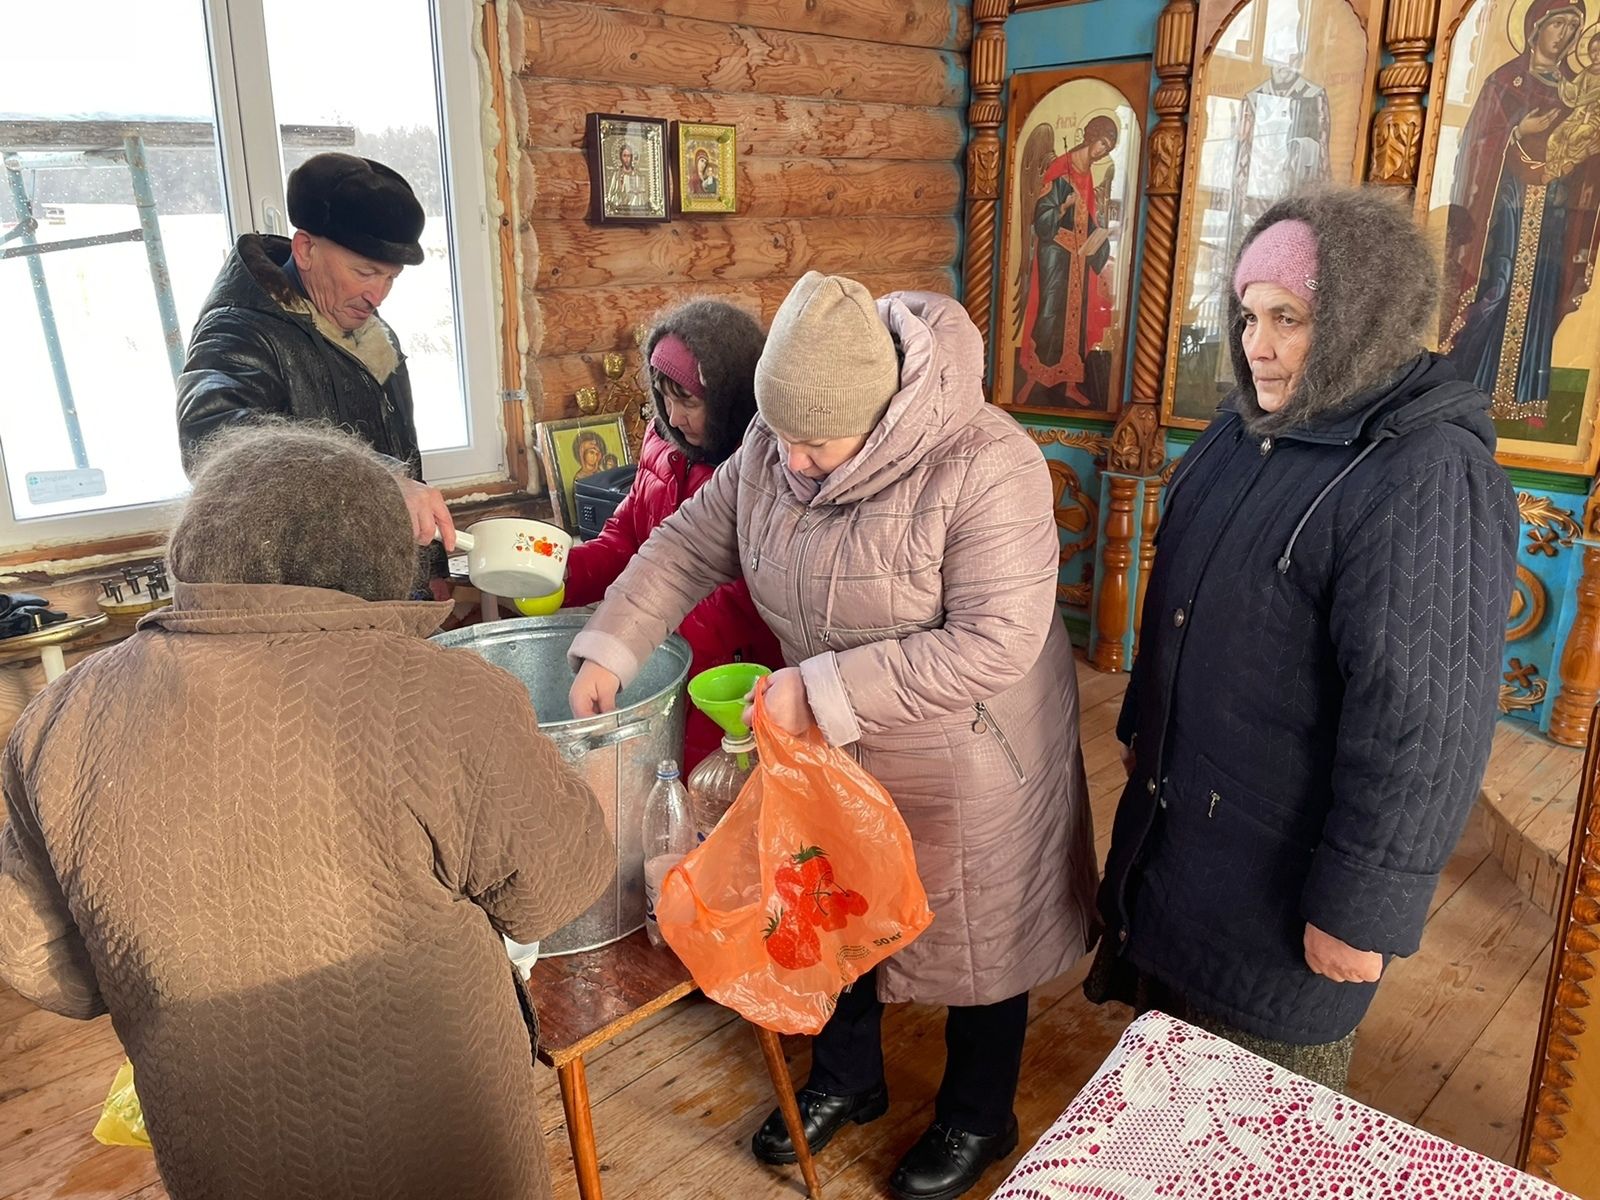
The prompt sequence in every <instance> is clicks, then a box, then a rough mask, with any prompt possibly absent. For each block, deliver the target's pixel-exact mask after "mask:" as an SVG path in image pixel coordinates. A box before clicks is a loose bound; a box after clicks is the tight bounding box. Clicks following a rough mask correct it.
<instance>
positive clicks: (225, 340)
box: [178, 233, 422, 479]
mask: <svg viewBox="0 0 1600 1200" xmlns="http://www.w3.org/2000/svg"><path fill="white" fill-rule="evenodd" d="M289 262H290V251H289V240H288V239H287V238H281V237H273V236H271V235H267V234H255V233H250V234H246V235H245V236H244V237H242V238H240V239H239V241H238V242H237V243H236V244H235V246H234V249H233V253H232V254H230V255H229V256H228V261H227V263H226V264H225V265H224V266H223V268H222V273H221V274H220V275H218V276H217V281H216V283H215V284H213V285H212V288H211V294H210V295H209V296H207V297H206V301H205V304H204V306H203V307H202V308H201V310H200V319H199V320H198V321H196V322H195V327H194V333H193V335H192V336H191V337H190V339H189V357H188V358H187V360H185V362H184V364H183V374H181V375H180V376H178V440H179V443H180V445H181V447H182V450H183V462H184V466H185V468H187V467H189V466H190V465H191V462H192V459H193V455H194V451H195V448H196V447H197V446H198V445H199V443H200V442H201V441H203V440H204V439H205V438H207V437H209V436H210V435H211V434H213V433H215V432H216V431H217V430H219V429H222V428H224V427H226V426H228V425H231V424H233V423H234V422H237V421H247V420H250V419H251V418H252V417H254V416H256V415H257V414H262V413H276V414H280V415H283V416H288V417H298V418H303V419H305V420H326V421H331V422H333V423H334V424H336V425H342V426H344V427H345V428H347V429H350V430H351V431H353V432H354V433H356V434H357V435H358V436H360V437H361V438H362V439H363V440H365V441H366V442H367V443H368V444H369V445H370V446H372V448H373V449H375V450H377V451H378V453H380V454H386V455H388V456H389V457H391V458H394V459H396V460H398V461H399V462H402V463H404V464H405V466H406V470H407V473H408V474H409V475H410V476H411V477H412V478H413V479H421V478H422V454H421V452H420V451H419V450H418V448H417V427H416V421H415V418H414V416H413V411H412V404H411V377H410V375H409V374H407V372H406V363H405V356H404V355H403V354H401V353H400V350H399V347H398V346H396V347H395V357H396V365H395V367H394V369H393V371H392V372H391V373H390V374H389V375H388V378H387V379H386V380H385V381H384V382H383V383H379V382H378V380H377V378H376V377H375V376H374V375H373V373H372V371H371V369H369V368H368V367H367V366H366V365H365V364H364V363H362V362H361V361H360V360H359V359H358V358H356V357H355V355H354V354H351V353H349V352H347V351H345V350H343V349H341V348H340V347H338V346H336V345H334V343H333V342H332V341H330V340H329V339H328V337H327V336H326V335H324V334H323V333H322V332H321V331H320V330H319V329H318V328H317V325H316V323H315V322H314V321H313V319H312V317H311V314H310V312H309V301H307V300H306V299H305V298H304V297H303V296H302V295H301V294H300V291H299V290H298V289H297V288H296V286H295V284H294V282H293V280H291V279H290V277H289V275H288V274H287V273H285V270H284V267H285V266H286V265H287V264H288V263H289ZM391 340H392V339H391Z"/></svg>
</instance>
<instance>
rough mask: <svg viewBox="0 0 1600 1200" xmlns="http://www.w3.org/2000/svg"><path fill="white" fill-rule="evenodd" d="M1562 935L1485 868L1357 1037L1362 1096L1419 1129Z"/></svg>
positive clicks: (1383, 992)
mask: <svg viewBox="0 0 1600 1200" xmlns="http://www.w3.org/2000/svg"><path fill="white" fill-rule="evenodd" d="M1554 931H1555V924H1554V922H1553V921H1551V919H1550V918H1549V917H1548V916H1547V915H1545V914H1544V913H1543V912H1541V911H1540V910H1539V909H1538V908H1537V907H1535V906H1534V904H1533V902H1532V901H1531V900H1529V899H1528V898H1527V897H1526V896H1524V895H1523V894H1522V893H1521V892H1520V891H1518V889H1517V886H1516V884H1514V883H1513V882H1512V881H1511V880H1509V879H1507V878H1506V877H1505V875H1504V874H1503V873H1502V872H1501V871H1500V869H1499V867H1498V865H1497V864H1495V863H1493V862H1489V861H1485V862H1484V863H1482V864H1481V865H1480V866H1479V867H1478V869H1477V870H1476V871H1474V872H1473V873H1472V877H1471V879H1470V880H1469V881H1468V883H1467V884H1466V885H1464V886H1463V887H1461V888H1460V889H1459V890H1458V891H1457V892H1456V894H1455V895H1453V896H1452V897H1451V898H1450V899H1449V900H1448V901H1447V902H1446V903H1445V904H1444V905H1443V906H1441V907H1440V909H1439V911H1438V912H1437V913H1435V914H1434V917H1433V919H1432V920H1431V921H1429V922H1428V926H1427V929H1426V931H1425V932H1424V934H1423V947H1424V948H1425V951H1426V952H1425V953H1420V954H1417V955H1415V956H1413V957H1411V958H1407V959H1397V960H1395V961H1394V962H1392V963H1391V964H1390V965H1389V969H1388V970H1387V971H1386V972H1385V973H1384V975H1385V978H1384V981H1383V985H1382V986H1381V987H1380V988H1379V989H1378V998H1377V1000H1376V1001H1375V1002H1374V1003H1373V1006H1372V1009H1371V1011H1370V1012H1369V1013H1368V1014H1367V1018H1366V1020H1365V1021H1363V1022H1362V1026H1361V1034H1360V1036H1359V1037H1358V1038H1357V1039H1356V1051H1355V1063H1354V1064H1353V1066H1352V1094H1353V1095H1354V1096H1355V1098H1356V1099H1358V1100H1361V1101H1363V1102H1365V1103H1367V1104H1370V1105H1372V1106H1373V1107H1374V1108H1378V1109H1382V1110H1383V1111H1384V1112H1386V1113H1390V1114H1392V1115H1394V1116H1397V1117H1399V1118H1400V1119H1401V1120H1403V1121H1411V1122H1415V1121H1416V1120H1417V1118H1418V1117H1420V1116H1421V1115H1422V1113H1423V1112H1424V1110H1426V1108H1427V1107H1428V1104H1429V1102H1430V1101H1432V1100H1433V1098H1434V1097H1435V1096H1436V1095H1438V1093H1439V1091H1440V1089H1441V1088H1442V1087H1443V1086H1444V1084H1445V1081H1446V1080H1447V1079H1448V1078H1449V1077H1450V1075H1451V1074H1452V1073H1453V1072H1454V1071H1455V1069H1456V1067H1457V1066H1458V1065H1459V1064H1460V1062H1461V1061H1462V1060H1463V1059H1464V1058H1465V1057H1466V1056H1467V1054H1468V1053H1469V1052H1470V1051H1471V1050H1472V1048H1473V1046H1474V1044H1475V1043H1476V1042H1477V1040H1478V1038H1479V1036H1480V1035H1481V1034H1482V1033H1483V1032H1484V1030H1485V1028H1486V1027H1487V1026H1488V1025H1489V1023H1490V1021H1492V1020H1493V1019H1494V1016H1495V1014H1496V1013H1498V1012H1499V1011H1500V1007H1501V1005H1503V1004H1504V1003H1505V1001H1506V998H1507V997H1508V996H1510V994H1511V992H1512V990H1513V989H1514V988H1515V987H1516V985H1517V983H1518V982H1519V981H1520V980H1521V979H1522V977H1523V975H1525V974H1526V973H1527V970H1528V968H1529V967H1530V966H1531V965H1532V964H1533V962H1534V960H1535V959H1536V958H1538V956H1539V955H1540V954H1541V953H1543V952H1544V949H1545V947H1546V946H1547V945H1549V943H1550V940H1551V937H1552V936H1553V934H1554ZM1528 1036H1529V1038H1530V1039H1531V1038H1532V1036H1533V1030H1532V1029H1530V1030H1529V1031H1528ZM1357 1067H1359V1071H1357V1070H1356V1068H1357ZM1357 1077H1358V1078H1359V1080H1360V1084H1359V1086H1357V1085H1356V1083H1355V1078H1357Z"/></svg>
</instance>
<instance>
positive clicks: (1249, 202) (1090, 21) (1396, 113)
mask: <svg viewBox="0 0 1600 1200" xmlns="http://www.w3.org/2000/svg"><path fill="white" fill-rule="evenodd" d="M973 28H974V38H973V50H972V84H973V101H972V106H971V109H970V111H969V124H970V125H971V127H972V139H971V141H970V143H969V147H968V185H967V187H968V200H967V243H966V262H965V274H964V283H965V296H964V298H965V300H966V303H967V307H968V310H969V311H970V312H971V313H972V314H973V317H974V319H975V320H977V321H978V323H979V325H980V327H981V328H983V330H984V332H985V336H986V339H987V341H988V343H989V346H990V351H991V375H990V383H991V398H992V399H993V400H994V401H995V402H996V403H998V404H1000V405H1002V406H1004V407H1006V408H1008V409H1010V410H1011V411H1012V412H1013V413H1014V414H1015V415H1016V416H1017V418H1018V419H1019V420H1020V421H1021V422H1022V423H1023V424H1024V425H1025V426H1026V427H1027V428H1028V429H1029V431H1030V433H1031V434H1032V435H1033V437H1034V439H1035V440H1036V441H1037V442H1038V443H1039V444H1040V446H1041V448H1042V449H1043V451H1044V453H1045V457H1046V458H1047V459H1048V461H1049V463H1050V468H1051V473H1052V476H1053V478H1054V481H1055V485H1056V500H1057V523H1058V525H1059V527H1060V531H1061V540H1062V556H1061V576H1060V580H1059V586H1058V594H1059V598H1060V603H1061V607H1062V612H1063V615H1064V616H1065V619H1066V621H1067V624H1068V626H1069V627H1070V628H1071V629H1072V632H1073V635H1074V637H1075V639H1076V640H1077V641H1078V642H1079V644H1080V645H1083V646H1085V647H1086V648H1087V650H1088V653H1089V655H1090V658H1091V660H1092V661H1093V662H1094V664H1095V665H1096V666H1097V667H1100V668H1101V669H1102V670H1126V669H1127V668H1128V667H1129V666H1130V665H1131V663H1132V661H1133V657H1134V655H1135V653H1136V651H1137V639H1138V613H1139V608H1140V602H1141V600H1142V581H1143V580H1144V579H1145V578H1146V575H1147V572H1148V568H1149V565H1150V563H1151V561H1152V560H1153V557H1154V547H1153V545H1152V543H1151V537H1152V535H1153V531H1154V527H1155V524H1156V522H1157V521H1158V519H1159V515H1160V505H1161V495H1162V487H1163V485H1164V482H1165V480H1166V479H1167V478H1169V477H1170V475H1171V473H1172V471H1173V469H1174V468H1175V466H1176V464H1177V460H1178V459H1179V458H1180V457H1181V456H1182V454H1183V452H1184V450H1185V449H1186V448H1187V447H1188V446H1189V445H1190V444H1192V442H1193V440H1194V438H1195V437H1196V436H1197V433H1198V430H1200V429H1201V428H1203V427H1204V425H1205V423H1206V420H1207V419H1208V416H1209V414H1210V412H1211V411H1213V410H1214V409H1215V407H1216V404H1217V402H1218V401H1219V400H1220V399H1221V398H1222V396H1224V395H1225V394H1226V392H1227V390H1228V389H1229V387H1231V386H1232V380H1231V378H1229V376H1230V374H1231V372H1230V368H1229V365H1228V358H1227V355H1226V354H1225V353H1222V352H1221V351H1222V346H1223V342H1224V338H1225V336H1226V331H1225V330H1223V329H1222V327H1221V326H1222V313H1223V311H1224V310H1225V297H1226V291H1225V289H1226V287H1227V279H1226V275H1227V267H1228V263H1229V261H1230V259H1231V258H1232V256H1233V254H1234V253H1235V252H1236V250H1237V248H1238V246H1239V243H1240V241H1241V239H1242V238H1243V237H1244V234H1245V231H1246V230H1248V228H1249V227H1250V225H1251V223H1252V222H1253V221H1254V220H1255V219H1256V218H1257V217H1259V216H1260V215H1261V213H1262V212H1264V211H1265V210H1266V208H1267V207H1269V206H1270V204H1271V203H1272V202H1273V201H1274V200H1276V199H1277V198H1279V197H1280V196H1282V195H1284V194H1287V193H1288V192H1290V191H1292V190H1293V189H1294V188H1296V187H1297V186H1301V185H1304V184H1310V183H1316V182H1320V181H1331V182H1345V183H1355V182H1362V181H1368V182H1375V183H1382V184H1388V185H1392V186H1395V187H1397V188H1404V189H1408V190H1409V191H1410V193H1411V194H1412V195H1414V196H1415V200H1416V206H1417V219H1418V220H1419V222H1422V223H1423V224H1424V225H1425V227H1426V228H1427V229H1428V230H1429V231H1430V232H1431V233H1432V235H1433V237H1434V239H1435V241H1436V243H1437V244H1438V245H1439V247H1440V256H1441V261H1442V264H1443V288H1442V292H1443V296H1444V299H1443V302H1442V304H1441V313H1440V318H1439V325H1438V330H1437V338H1436V341H1435V348H1436V349H1439V350H1440V351H1441V352H1442V353H1444V354H1446V355H1447V356H1449V357H1450V358H1451V359H1452V360H1453V361H1454V362H1455V363H1456V366H1457V369H1458V371H1460V372H1461V373H1462V374H1464V375H1466V376H1467V377H1469V378H1474V379H1477V380H1478V382H1479V383H1480V385H1481V386H1483V387H1484V389H1485V391H1487V392H1489V393H1490V394H1491V396H1492V397H1493V398H1494V409H1493V414H1494V416H1495V419H1496V424H1497V427H1498V430H1499V434H1500V460H1501V462H1502V463H1504V464H1505V466H1506V467H1507V469H1508V470H1509V471H1510V473H1511V477H1512V481H1513V483H1514V484H1515V486H1516V489H1517V494H1518V501H1519V506H1520V509H1521V512H1522V518H1523V532H1522V548H1521V553H1520V555H1519V560H1518V571H1517V587H1516V595H1515V598H1514V600H1513V603H1512V610H1511V612H1510V614H1509V615H1508V623H1507V634H1508V646H1507V651H1506V660H1505V663H1504V671H1503V686H1502V692H1501V705H1502V709H1503V710H1504V711H1505V712H1506V713H1508V714H1509V715H1512V716H1514V717H1516V718H1519V719H1521V720H1525V721H1529V722H1532V723H1534V724H1536V725H1537V726H1538V728H1539V729H1540V730H1541V731H1543V732H1545V733H1547V734H1549V736H1551V737H1553V738H1555V739H1557V740H1559V741H1562V742H1565V743H1566V744H1569V745H1582V744H1583V743H1584V740H1585V738H1586V735H1587V732H1588V726H1589V720H1590V713H1591V710H1592V709H1593V707H1594V705H1595V703H1596V701H1597V700H1600V549H1595V548H1591V547H1590V545H1589V544H1588V539H1589V538H1591V537H1600V525H1595V524H1593V523H1592V522H1593V521H1594V520H1595V517H1596V514H1595V513H1594V512H1593V511H1592V507H1593V506H1592V505H1591V504H1590V503H1589V499H1588V498H1589V493H1590V491H1591V487H1592V483H1593V479H1594V473H1595V469H1596V466H1597V464H1600V433H1597V428H1596V426H1597V415H1600V351H1597V350H1596V347H1597V346H1600V298H1597V297H1594V296H1591V295H1590V294H1589V293H1590V285H1591V283H1592V280H1593V275H1594V258H1595V256H1596V253H1597V250H1600V224H1597V216H1600V0H1068V2H1065V3H1060V2H1058V3H1054V4H1052V3H1049V2H1048V0H1021V2H1017V0H975V2H974V4H973ZM1141 72H1143V73H1144V74H1143V75H1141ZM1141 78H1143V79H1146V80H1148V83H1146V84H1144V86H1145V87H1147V88H1150V89H1152V90H1149V91H1147V92H1146V94H1145V95H1139V94H1138V92H1139V90H1140V86H1141V82H1140V81H1141ZM1513 111H1515V119H1512V118H1511V117H1509V116H1508V115H1507V114H1509V113H1512V112H1513ZM1525 117H1527V118H1531V119H1529V120H1528V121H1527V123H1526V124H1525V126H1523V127H1521V128H1519V126H1518V122H1521V121H1523V119H1524V118H1525ZM1091 126H1092V128H1091ZM1095 134H1098V135H1099V136H1094V135H1095ZM1535 152H1536V153H1535ZM1069 183H1070V184H1072V185H1073V186H1071V187H1068V186H1066V184H1069ZM1079 195H1081V196H1082V197H1083V201H1082V202H1081V203H1077V202H1074V201H1073V199H1072V198H1073V197H1076V196H1079ZM1063 196H1066V197H1068V200H1067V202H1066V203H1063V201H1062V197H1063ZM1052 205H1054V207H1052ZM1045 234H1058V235H1059V236H1056V237H1047V236H1042V235H1045Z"/></svg>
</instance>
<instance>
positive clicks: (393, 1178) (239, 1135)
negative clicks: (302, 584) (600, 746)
mask: <svg viewBox="0 0 1600 1200" xmlns="http://www.w3.org/2000/svg"><path fill="white" fill-rule="evenodd" d="M443 607H444V606H440V605H436V604H416V603H369V602H366V601H362V600H357V599H355V598H353V597H351V596H347V595H344V594H343V593H340V592H330V591H323V590H320V589H315V588H294V587H277V586H273V587H263V586H238V585H216V584H207V585H199V586H184V585H180V586H179V588H178V594H177V601H176V603H175V604H174V605H173V607H172V608H171V609H170V610H168V611H166V612H160V613H155V614H152V615H151V616H148V617H146V618H145V619H144V621H143V622H142V623H141V627H140V630H139V632H138V633H136V634H135V635H134V636H133V637H131V638H130V639H128V641H126V642H124V643H123V644H121V645H120V646H116V647H113V648H111V649H108V650H105V651H103V652H101V653H100V654H97V655H95V656H94V657H92V658H90V659H88V660H86V661H85V662H83V663H81V664H80V665H78V666H77V667H75V668H74V669H73V670H72V671H71V672H70V673H69V674H68V675H67V676H66V677H65V678H64V679H62V680H61V681H59V682H58V683H56V684H54V685H52V686H51V687H50V688H49V689H47V690H46V691H45V692H44V693H43V694H42V695H41V696H40V697H39V699H38V700H37V701H36V702H35V703H34V704H33V705H31V706H30V707H29V709H28V711H27V712H26V713H24V714H23V717H22V719H21V721H20V722H19V723H18V725H17V728H16V730H15V731H14V732H13V734H12V737H11V740H10V743H9V745H8V747H7V750H6V756H5V772H4V785H5V798H6V806H7V810H8V815H9V818H10V821H9V824H8V825H7V827H6V828H5V829H4V831H3V832H0V977H4V979H5V980H6V982H8V983H9V984H10V985H11V986H12V987H14V988H16V989H17V991H19V992H21V993H22V994H23V995H24V996H26V997H28V998H29V999H31V1000H33V1001H34V1002H35V1003H37V1004H39V1005H41V1006H43V1007H45V1008H48V1009H51V1010H53V1011H55V1012H59V1013H64V1014H66V1015H68V1016H73V1017H79V1018H89V1017H93V1016H96V1015H97V1014H99V1013H102V1012H105V1011H108V1010H109V1012H110V1013H111V1018H112V1021H113V1023H114V1024H115V1026H116V1030H117V1034H118V1036H119V1037H121V1039H122V1042H123V1045H124V1046H125V1047H126V1048H127V1050H128V1054H129V1056H130V1057H131V1058H132V1059H133V1063H134V1069H135V1082H136V1086H137V1088H138V1090H139V1093H140V1097H141V1099H142V1102H143V1105H144V1109H145V1113H146V1119H147V1122H148V1126H149V1130H150V1135H151V1139H152V1140H153V1142H154V1144H155V1150H156V1161H157V1164H158V1165H159V1167H160V1169H161V1175H162V1178H163V1180H164V1181H165V1183H166V1185H167V1188H168V1190H169V1192H170V1194H171V1195H172V1197H173V1200H199V1198H202V1197H203V1198H215V1200H240V1198H242V1197H261V1198H263V1200H267V1198H270V1200H294V1198H305V1200H313V1198H315V1200H332V1198H333V1197H339V1198H341V1200H343V1198H348V1197H373V1198H374V1200H376V1198H379V1197H382V1198H384V1200H393V1198H395V1197H417V1198H422V1197H446V1196H448V1197H452V1198H455V1197H481V1198H483V1200H512V1198H516V1200H521V1198H524V1197H544V1196H547V1195H548V1194H549V1180H548V1174H547V1170H546V1165H545V1161H544V1151H543V1139H542V1137H541V1134H540V1125H539V1119H538V1114H537V1113H536V1112H535V1109H534V1096H533V1089H534V1068H533V1058H532V1049H531V1043H530V1038H529V1028H528V1025H527V1024H526V1023H525V1021H524V1017H523V1014H522V1009H521V1005H520V1003H519V999H518V991H517V987H516V983H515V980H514V976H513V973H512V969H511V967H510V964H509V962H508V960H507V958H506V952H505V947H504V944H503V942H502V941H501V938H500V933H499V932H497V930H500V931H503V932H505V933H507V934H509V935H511V936H512V937H513V938H515V939H516V940H519V941H533V940H535V939H537V938H539V937H541V936H542V935H545V934H548V933H550V932H552V931H553V930H555V929H556V928H557V927H559V926H560V925H562V924H563V923H564V922H565V921H567V920H568V919H569V918H570V917H572V916H574V915H576V914H577V913H579V912H581V911H582V910H583V909H584V908H585V907H586V906H587V905H588V903H589V902H590V901H591V900H592V899H593V898H594V896H595V895H596V894H597V893H598V892H599V890H600V888H601V887H602V886H603V883H604V880H605V878H606V877H607V876H608V875H609V874H610V863H611V862H612V861H613V859H612V857H611V848H610V843H609V839H608V837H607V834H606V832H605V828H604V822H603V818H602V816H601V813H600V809H599V806H598V805H597V804H596V803H595V800H594V797H593V795H592V794H591V793H590V792H589V790H588V788H587V787H586V786H585V785H584V784H582V783H581V782H580V781H579V780H578V779H577V778H576V777H575V776H574V775H572V774H571V773H569V772H568V771H567V769H566V768H565V767H564V766H563V764H562V762H561V760H560V757H559V755H558V753H557V751H556V749H555V747H554V746H553V745H552V743H551V742H550V741H549V740H548V739H547V738H545V737H544V736H543V735H542V734H540V733H539V732H538V730H537V728H536V726H535V719H534V714H533V711H532V708H531V706H530V704H529V702H528V697H527V693H526V692H525V691H524V690H523V689H522V687H521V686H519V685H518V684H517V683H516V681H514V680H513V679H512V678H511V677H510V676H508V675H505V674H503V673H501V672H500V671H498V670H497V669H495V668H493V667H490V666H489V665H488V664H487V663H485V662H483V661H482V660H481V659H478V658H476V657H474V656H471V655H468V654H464V653H461V652H459V651H447V650H443V649H440V648H439V647H436V646H433V645H431V644H429V643H428V642H426V641H424V640H422V638H423V635H425V634H427V633H429V632H431V631H432V630H433V629H434V628H436V627H437V625H438V622H439V621H440V620H441V619H442V618H443V615H444V613H443V611H442V608H443ZM109 1083H110V1079H109V1077H108V1078H107V1084H108V1085H109Z"/></svg>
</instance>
